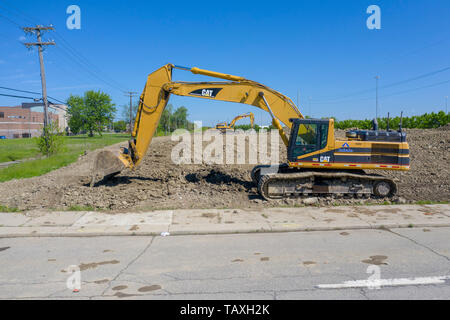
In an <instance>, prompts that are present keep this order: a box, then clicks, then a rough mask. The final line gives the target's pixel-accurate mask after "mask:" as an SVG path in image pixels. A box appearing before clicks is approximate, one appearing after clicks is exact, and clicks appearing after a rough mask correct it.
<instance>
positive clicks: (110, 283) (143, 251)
mask: <svg viewBox="0 0 450 320" xmlns="http://www.w3.org/2000/svg"><path fill="white" fill-rule="evenodd" d="M155 238H156V237H151V239H150V242H149V243H148V244H147V245H146V246H145V248H144V249H143V250H142V252H141V253H139V254H138V255H137V256H136V257H135V258H134V259H132V260H131V261H130V262H129V263H128V264H127V265H126V266H125V267H124V268H123V269H122V270H120V271H119V273H117V275H116V276H115V277H114V278H113V279H111V281H109V284H108V286H107V287H106V289H105V290H103V292H102V294H101V296H103V295H104V294H105V293H106V291H108V290H109V289H110V288H111V286H112V283H113V282H114V281H115V280H116V279H117V278H118V277H119V276H120V275H121V274H122V273H123V272H124V271H125V270H127V269H128V268H129V267H130V266H131V265H132V264H133V263H134V262H136V260H138V259H139V258H140V257H141V256H142V255H143V254H144V253H145V252H146V251H147V249H148V248H150V246H151V245H152V243H153V240H154V239H155Z"/></svg>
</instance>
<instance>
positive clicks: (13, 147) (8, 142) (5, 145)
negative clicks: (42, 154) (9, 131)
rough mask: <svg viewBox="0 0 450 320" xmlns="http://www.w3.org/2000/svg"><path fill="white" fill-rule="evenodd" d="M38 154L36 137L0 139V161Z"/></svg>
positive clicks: (36, 155)
mask: <svg viewBox="0 0 450 320" xmlns="http://www.w3.org/2000/svg"><path fill="white" fill-rule="evenodd" d="M38 156H39V149H38V146H37V138H32V139H1V140H0V163H1V162H9V161H16V160H20V159H27V158H35V157H38Z"/></svg>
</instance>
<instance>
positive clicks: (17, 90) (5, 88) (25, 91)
mask: <svg viewBox="0 0 450 320" xmlns="http://www.w3.org/2000/svg"><path fill="white" fill-rule="evenodd" d="M0 89H4V90H11V91H16V92H23V93H31V94H38V95H40V94H41V93H39V92H34V91H27V90H19V89H13V88H8V87H0ZM47 97H48V98H50V99H52V100H55V101H58V102H59V103H62V104H65V102H64V101H61V100H59V99H56V98H53V97H51V96H49V95H47Z"/></svg>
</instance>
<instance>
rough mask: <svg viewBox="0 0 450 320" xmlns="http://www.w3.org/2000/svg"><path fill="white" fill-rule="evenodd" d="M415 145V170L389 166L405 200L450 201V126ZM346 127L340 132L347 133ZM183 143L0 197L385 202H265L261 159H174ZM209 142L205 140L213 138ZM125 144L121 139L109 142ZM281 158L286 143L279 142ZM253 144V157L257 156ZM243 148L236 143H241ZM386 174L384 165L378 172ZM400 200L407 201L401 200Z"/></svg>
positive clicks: (130, 204) (158, 143) (3, 188)
mask: <svg viewBox="0 0 450 320" xmlns="http://www.w3.org/2000/svg"><path fill="white" fill-rule="evenodd" d="M407 133H408V142H409V144H410V151H411V170H410V171H408V172H395V171H384V172H383V173H382V174H383V175H386V176H389V177H393V178H397V179H398V180H399V182H398V186H399V192H398V197H401V198H403V199H400V201H401V202H415V201H418V200H432V201H449V200H450V184H449V182H448V181H449V169H448V168H449V166H448V160H449V142H450V131H449V130H448V129H447V130H446V129H445V128H440V129H431V130H412V129H411V130H407ZM342 134H343V132H338V135H342ZM177 144H178V142H175V141H171V139H170V137H158V138H154V139H153V141H152V144H151V146H150V148H149V151H148V153H147V156H146V157H145V158H144V159H143V161H142V164H141V165H140V166H139V167H138V168H137V169H136V170H135V171H130V170H125V171H123V172H122V173H121V174H120V175H118V176H116V177H114V178H113V179H111V180H109V181H106V182H100V183H97V184H96V185H95V186H94V187H92V188H91V187H89V182H90V175H91V170H92V164H93V161H94V158H95V156H96V154H97V152H98V151H93V152H90V153H88V154H87V155H84V156H81V157H80V159H79V160H78V161H77V162H76V163H73V164H71V165H69V166H67V167H65V168H60V169H58V170H55V171H53V172H50V173H48V174H46V175H43V176H41V177H35V178H31V179H22V180H12V181H8V182H4V183H1V184H0V192H1V195H2V199H1V200H0V203H1V204H3V205H7V206H10V207H18V208H19V209H21V210H31V209H42V208H43V209H67V208H69V207H71V206H82V207H93V208H96V209H102V210H114V211H126V210H130V209H132V210H150V209H178V208H246V207H252V208H254V207H268V206H280V205H303V204H315V205H332V204H353V203H357V202H358V203H360V202H370V203H379V202H383V201H384V200H379V199H367V200H363V199H354V198H340V199H333V198H331V197H319V198H308V199H286V200H277V201H270V202H267V201H264V200H262V199H261V197H260V196H259V195H258V194H257V192H256V186H255V185H254V184H253V183H252V181H251V178H250V170H251V169H252V168H253V166H254V165H237V164H234V165H219V164H213V165H211V164H205V163H202V164H182V165H178V164H174V163H173V161H172V159H171V152H172V149H173V147H174V146H175V145H177ZM206 144H208V143H205V145H206ZM119 146H125V144H119V145H115V146H112V147H108V149H114V148H118V147H119ZM279 150H280V159H281V160H284V159H285V157H286V150H285V147H284V145H283V144H282V142H281V140H280V142H279ZM249 152H253V151H249V150H247V157H248V156H249ZM234 153H235V154H236V150H234ZM378 173H380V172H378ZM394 201H399V200H398V199H394Z"/></svg>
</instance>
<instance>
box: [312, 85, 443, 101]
mask: <svg viewBox="0 0 450 320" xmlns="http://www.w3.org/2000/svg"><path fill="white" fill-rule="evenodd" d="M449 82H450V80H445V81H441V82H437V83H433V84H430V85H426V86H421V87H417V88H414V89H408V90H404V91H397V92H393V93H390V94H386V95H382V96H380V98H386V97H391V96H396V95H400V94H403V93H407V92H412V91H416V90H422V89H426V88H432V87H436V86H440V85H442V84H445V83H449ZM372 99H373V98H359V99H351V100H344V101H335V102H321V101H318V102H313V103H314V104H316V105H323V104H340V103H349V102H358V101H368V100H372Z"/></svg>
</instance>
